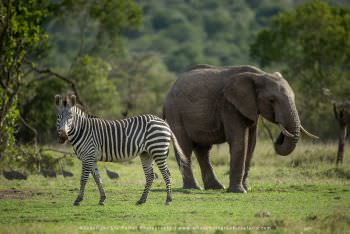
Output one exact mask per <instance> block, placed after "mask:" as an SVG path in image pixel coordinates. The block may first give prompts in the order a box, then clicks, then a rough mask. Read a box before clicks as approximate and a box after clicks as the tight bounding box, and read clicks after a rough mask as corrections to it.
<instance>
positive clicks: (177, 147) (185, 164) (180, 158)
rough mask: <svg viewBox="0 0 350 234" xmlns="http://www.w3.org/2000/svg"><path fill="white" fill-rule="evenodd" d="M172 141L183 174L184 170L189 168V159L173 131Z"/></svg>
mask: <svg viewBox="0 0 350 234" xmlns="http://www.w3.org/2000/svg"><path fill="white" fill-rule="evenodd" d="M171 140H172V141H173V144H174V151H175V152H174V153H175V158H176V161H177V163H178V164H179V167H180V170H181V172H183V170H184V168H185V167H188V166H189V162H188V159H187V158H186V156H185V154H184V153H183V151H182V149H181V147H180V145H179V142H178V141H177V139H176V136H175V134H174V133H173V132H172V131H171Z"/></svg>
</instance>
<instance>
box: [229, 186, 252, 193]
mask: <svg viewBox="0 0 350 234" xmlns="http://www.w3.org/2000/svg"><path fill="white" fill-rule="evenodd" d="M227 192H229V193H247V191H246V190H245V189H244V188H243V186H242V185H234V186H231V185H230V187H229V188H228V189H227Z"/></svg>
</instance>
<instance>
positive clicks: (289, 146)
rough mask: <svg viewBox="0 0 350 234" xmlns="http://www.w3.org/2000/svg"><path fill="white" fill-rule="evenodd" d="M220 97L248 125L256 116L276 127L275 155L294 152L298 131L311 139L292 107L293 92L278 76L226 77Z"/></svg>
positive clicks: (246, 74)
mask: <svg viewBox="0 0 350 234" xmlns="http://www.w3.org/2000/svg"><path fill="white" fill-rule="evenodd" d="M224 96H225V97H226V99H227V100H228V101H229V102H230V103H232V104H233V105H234V106H235V107H236V108H237V109H238V110H239V111H240V112H241V114H242V115H244V116H245V117H246V118H248V119H250V120H251V121H253V122H256V121H257V119H258V115H259V114H260V115H262V116H263V117H264V118H266V119H267V120H269V121H271V122H273V123H275V124H278V125H279V127H280V128H281V133H280V134H279V136H278V138H277V140H276V141H275V143H274V147H275V151H276V153H277V154H279V155H288V154H290V153H291V152H292V151H293V150H294V148H295V146H296V144H297V142H298V140H299V136H300V131H304V132H305V133H306V134H308V135H310V136H313V137H315V136H314V135H312V134H310V133H308V132H307V131H306V130H305V129H304V128H303V127H302V125H301V123H300V119H299V115H298V111H297V108H296V106H295V100H294V92H293V90H292V88H291V87H290V86H289V84H288V82H287V81H286V80H285V79H284V78H283V77H282V75H281V74H280V73H278V72H276V73H273V74H269V73H251V72H244V73H240V74H238V75H235V76H234V77H227V79H226V80H225V87H224Z"/></svg>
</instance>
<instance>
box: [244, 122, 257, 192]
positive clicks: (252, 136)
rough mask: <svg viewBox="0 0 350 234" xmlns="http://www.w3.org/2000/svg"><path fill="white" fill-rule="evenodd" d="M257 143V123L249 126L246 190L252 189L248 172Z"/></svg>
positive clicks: (245, 174)
mask: <svg viewBox="0 0 350 234" xmlns="http://www.w3.org/2000/svg"><path fill="white" fill-rule="evenodd" d="M255 144H256V125H254V126H252V127H250V128H249V136H248V150H247V156H246V159H245V172H244V176H243V188H244V189H245V190H246V191H249V190H250V186H249V183H248V173H249V169H250V164H251V160H252V158H253V154H254V150H255Z"/></svg>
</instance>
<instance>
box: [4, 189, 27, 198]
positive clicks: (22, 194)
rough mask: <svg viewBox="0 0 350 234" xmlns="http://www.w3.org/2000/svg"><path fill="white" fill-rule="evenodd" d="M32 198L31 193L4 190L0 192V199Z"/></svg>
mask: <svg viewBox="0 0 350 234" xmlns="http://www.w3.org/2000/svg"><path fill="white" fill-rule="evenodd" d="M32 196H33V192H32V191H26V190H17V189H6V190H0V199H27V198H30V197H32Z"/></svg>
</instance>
